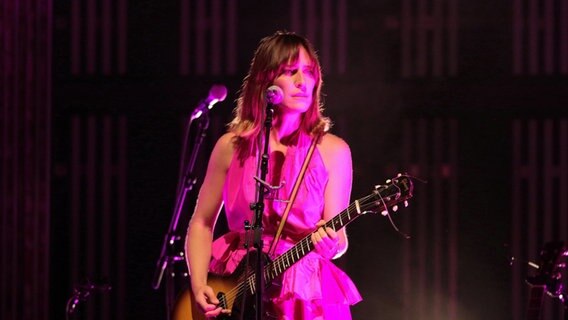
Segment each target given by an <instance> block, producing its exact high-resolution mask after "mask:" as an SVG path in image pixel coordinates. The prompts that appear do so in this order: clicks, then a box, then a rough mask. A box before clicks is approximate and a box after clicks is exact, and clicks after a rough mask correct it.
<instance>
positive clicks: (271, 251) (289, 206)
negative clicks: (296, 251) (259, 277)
mask: <svg viewBox="0 0 568 320" xmlns="http://www.w3.org/2000/svg"><path fill="white" fill-rule="evenodd" d="M319 139H320V135H319V134H318V135H316V136H314V138H313V139H312V144H311V145H310V149H309V150H308V153H307V154H306V158H305V159H304V163H303V164H302V168H301V169H300V172H299V173H298V178H297V179H296V182H295V183H294V187H293V188H292V193H291V194H290V199H289V200H288V203H287V204H286V208H285V209H284V212H283V213H282V220H280V224H278V230H277V231H276V234H275V235H274V240H272V244H271V245H270V249H269V250H268V255H269V256H270V257H274V251H275V250H276V245H277V244H278V241H279V240H280V237H281V236H282V230H283V229H284V225H285V224H286V220H287V219H288V213H290V210H291V209H292V205H293V204H294V201H295V200H296V196H297V195H298V190H299V189H300V184H301V183H302V180H304V175H305V173H306V170H307V169H308V164H309V163H310V160H311V159H312V155H313V154H314V150H315V148H316V144H317V142H318V140H319Z"/></svg>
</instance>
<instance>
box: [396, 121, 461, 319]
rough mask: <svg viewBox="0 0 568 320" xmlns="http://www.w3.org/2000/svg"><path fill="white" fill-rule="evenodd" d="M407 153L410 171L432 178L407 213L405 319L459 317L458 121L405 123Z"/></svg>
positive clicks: (405, 159)
mask: <svg viewBox="0 0 568 320" xmlns="http://www.w3.org/2000/svg"><path fill="white" fill-rule="evenodd" d="M403 132H404V136H403V157H404V163H405V167H406V168H409V173H410V174H411V175H414V176H417V177H420V178H422V179H426V180H428V181H429V187H428V190H421V191H422V192H420V193H419V194H417V195H416V196H415V199H414V200H413V203H414V205H413V206H412V208H410V209H409V210H415V213H414V214H412V215H409V214H406V215H404V219H405V225H406V226H411V227H410V229H411V231H410V233H411V236H412V237H413V240H410V241H407V242H405V244H404V248H403V253H402V288H403V304H404V307H403V319H459V315H458V296H457V292H458V260H457V255H458V245H459V239H458V234H457V228H458V204H457V203H458V172H457V171H458V139H457V136H458V134H457V133H458V123H457V121H456V120H453V119H418V120H406V121H405V123H404V130H403Z"/></svg>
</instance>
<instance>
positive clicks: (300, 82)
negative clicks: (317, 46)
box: [294, 70, 305, 87]
mask: <svg viewBox="0 0 568 320" xmlns="http://www.w3.org/2000/svg"><path fill="white" fill-rule="evenodd" d="M304 80H305V75H304V72H303V71H302V70H299V71H298V72H296V79H295V80H294V82H295V84H296V87H301V86H304V84H305V81H304Z"/></svg>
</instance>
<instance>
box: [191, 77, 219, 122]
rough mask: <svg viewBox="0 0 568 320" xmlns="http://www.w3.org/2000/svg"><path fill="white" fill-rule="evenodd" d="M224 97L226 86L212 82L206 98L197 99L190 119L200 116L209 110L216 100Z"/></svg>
mask: <svg viewBox="0 0 568 320" xmlns="http://www.w3.org/2000/svg"><path fill="white" fill-rule="evenodd" d="M226 97H227V87H225V86H224V85H222V84H214V85H213V86H212V87H211V89H209V95H207V98H205V99H203V100H201V101H199V104H198V105H197V107H195V109H194V110H193V113H192V114H191V119H192V120H193V119H197V118H199V117H201V116H202V115H203V114H205V113H206V112H207V111H209V110H211V108H213V106H214V105H215V104H216V103H217V102H219V101H223V100H225V98H226Z"/></svg>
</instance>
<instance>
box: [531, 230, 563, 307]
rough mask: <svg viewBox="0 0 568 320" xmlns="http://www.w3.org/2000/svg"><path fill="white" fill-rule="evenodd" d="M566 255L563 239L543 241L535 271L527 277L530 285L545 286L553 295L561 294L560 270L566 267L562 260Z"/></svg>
mask: <svg viewBox="0 0 568 320" xmlns="http://www.w3.org/2000/svg"><path fill="white" fill-rule="evenodd" d="M567 256H568V249H567V248H566V247H565V246H564V242H563V241H552V242H547V243H545V245H544V247H543V248H542V250H541V251H540V254H539V261H538V266H537V267H536V268H537V272H536V274H535V275H534V276H530V277H527V282H528V283H529V284H531V285H541V286H546V291H547V293H548V294H549V295H551V296H553V297H559V296H561V295H562V272H563V270H564V269H565V268H566V263H565V262H564V261H563V259H564V260H565V259H566V257H567Z"/></svg>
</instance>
